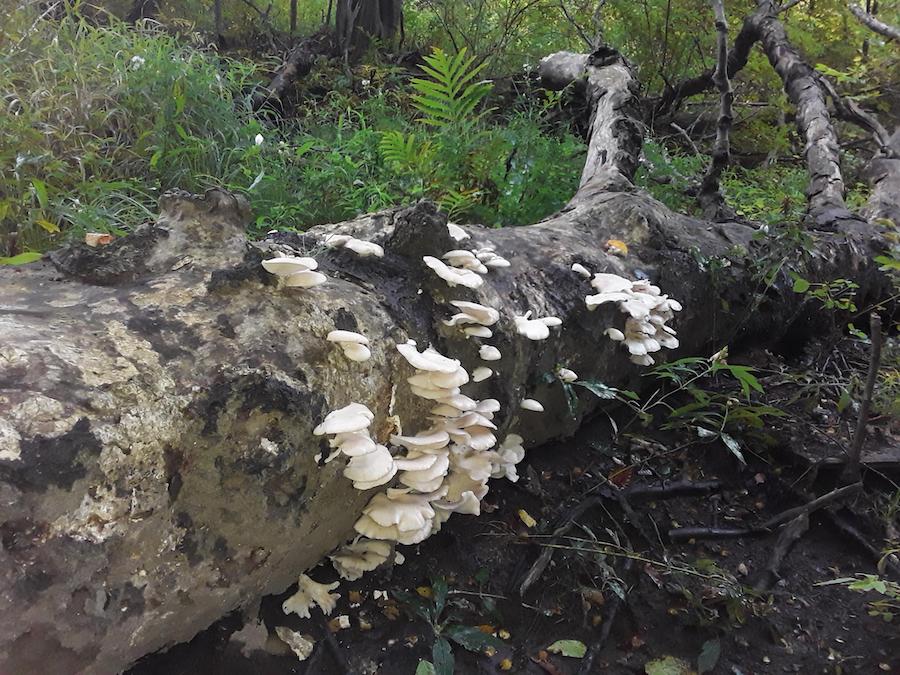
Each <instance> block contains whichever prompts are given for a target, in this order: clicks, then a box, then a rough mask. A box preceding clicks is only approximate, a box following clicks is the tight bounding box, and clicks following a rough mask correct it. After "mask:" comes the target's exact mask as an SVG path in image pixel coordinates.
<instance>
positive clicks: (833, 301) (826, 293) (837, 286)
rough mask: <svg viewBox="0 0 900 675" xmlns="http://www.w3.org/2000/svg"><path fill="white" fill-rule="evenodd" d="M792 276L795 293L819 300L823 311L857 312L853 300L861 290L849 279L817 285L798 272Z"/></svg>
mask: <svg viewBox="0 0 900 675" xmlns="http://www.w3.org/2000/svg"><path fill="white" fill-rule="evenodd" d="M790 274H791V278H792V279H793V280H794V286H793V289H794V293H800V294H803V295H807V296H809V297H810V298H814V299H815V300H818V301H819V302H820V303H821V304H822V308H823V309H829V310H843V311H847V312H855V311H856V303H854V302H853V299H854V298H855V297H856V289H858V288H859V284H857V283H855V282H853V281H850V280H849V279H834V280H832V281H828V282H825V283H820V284H817V283H812V282H811V281H808V280H807V279H804V278H803V277H801V276H800V275H799V274H797V273H796V272H791V273H790Z"/></svg>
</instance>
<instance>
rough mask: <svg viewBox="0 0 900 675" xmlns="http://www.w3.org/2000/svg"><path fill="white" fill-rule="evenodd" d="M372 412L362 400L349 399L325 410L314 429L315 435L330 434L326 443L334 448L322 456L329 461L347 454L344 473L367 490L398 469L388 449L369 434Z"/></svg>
mask: <svg viewBox="0 0 900 675" xmlns="http://www.w3.org/2000/svg"><path fill="white" fill-rule="evenodd" d="M374 418H375V416H374V415H373V414H372V411H371V410H369V409H368V408H367V407H366V406H364V405H363V404H361V403H351V404H350V405H348V406H345V407H343V408H341V409H339V410H335V411H334V412H330V413H328V415H326V416H325V420H324V421H323V422H322V423H321V424H320V425H319V426H317V427H316V428H315V429H313V434H314V435H316V436H323V435H329V436H333V438H332V439H331V440H329V442H328V443H329V445H330V446H331V447H332V448H335V450H334V452H332V453H331V455H330V456H329V457H328V458H327V459H326V460H325V462H326V463H327V462H330V461H331V460H332V459H334V458H335V457H337V456H338V455H339V454H344V455H346V456H347V457H349V458H350V461H349V462H348V463H347V466H346V467H344V476H345V477H346V478H349V479H350V480H352V481H353V487H355V488H356V489H357V490H370V489H371V488H374V487H378V486H379V485H384V484H385V483H388V482H389V481H390V480H391V479H392V478H393V477H394V476H395V475H396V473H397V465H396V464H394V458H393V457H392V456H391V451H390V450H388V449H387V448H386V447H385V446H383V445H379V444H378V443H376V442H375V441H374V440H372V437H371V436H370V435H369V425H370V424H371V423H372V420H373V419H374Z"/></svg>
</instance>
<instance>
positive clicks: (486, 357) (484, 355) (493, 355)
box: [478, 326, 546, 361]
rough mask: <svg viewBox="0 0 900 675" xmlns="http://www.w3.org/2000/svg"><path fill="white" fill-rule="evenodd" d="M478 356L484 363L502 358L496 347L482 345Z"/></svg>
mask: <svg viewBox="0 0 900 675" xmlns="http://www.w3.org/2000/svg"><path fill="white" fill-rule="evenodd" d="M545 328H546V326H545ZM478 356H479V358H481V360H482V361H499V360H500V358H501V354H500V350H499V349H497V348H496V347H495V346H494V345H481V348H480V349H479V350H478Z"/></svg>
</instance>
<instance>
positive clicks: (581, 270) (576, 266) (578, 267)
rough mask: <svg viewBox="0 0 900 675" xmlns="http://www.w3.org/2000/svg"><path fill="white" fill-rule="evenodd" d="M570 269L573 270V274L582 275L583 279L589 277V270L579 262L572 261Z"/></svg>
mask: <svg viewBox="0 0 900 675" xmlns="http://www.w3.org/2000/svg"><path fill="white" fill-rule="evenodd" d="M572 271H573V272H575V274H578V275H579V276H582V277H584V278H585V279H590V278H591V272H590V270H588V268H587V267H585V266H584V265H582V264H581V263H572Z"/></svg>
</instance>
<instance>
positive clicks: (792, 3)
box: [778, 0, 803, 14]
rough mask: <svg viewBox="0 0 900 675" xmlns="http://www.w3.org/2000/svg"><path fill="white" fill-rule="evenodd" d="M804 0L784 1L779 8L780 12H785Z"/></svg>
mask: <svg viewBox="0 0 900 675" xmlns="http://www.w3.org/2000/svg"><path fill="white" fill-rule="evenodd" d="M801 2H803V0H788V2H786V3H784V4H783V5H782V6H781V7H779V8H778V13H779V14H781V13H783V12H786V11H788V10H789V9H790V8H791V7H796V6H797V5H799V4H800V3H801Z"/></svg>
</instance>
